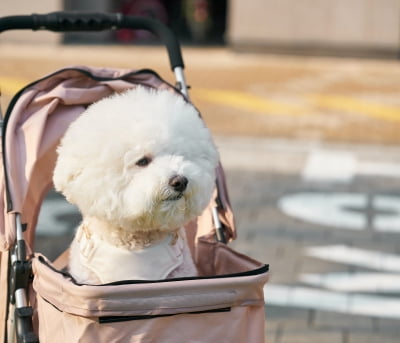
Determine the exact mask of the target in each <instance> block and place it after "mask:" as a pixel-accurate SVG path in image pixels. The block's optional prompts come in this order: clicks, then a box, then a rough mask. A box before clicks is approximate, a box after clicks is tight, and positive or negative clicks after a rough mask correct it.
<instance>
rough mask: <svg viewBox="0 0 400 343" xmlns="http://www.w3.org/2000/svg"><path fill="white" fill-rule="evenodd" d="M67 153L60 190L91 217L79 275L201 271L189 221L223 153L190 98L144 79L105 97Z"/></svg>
mask: <svg viewBox="0 0 400 343" xmlns="http://www.w3.org/2000/svg"><path fill="white" fill-rule="evenodd" d="M57 151H58V159H57V163H56V167H55V170H54V177H53V181H54V185H55V188H56V189H57V190H58V191H60V192H62V193H63V194H64V195H65V197H66V198H67V200H68V201H69V202H71V203H73V204H76V205H77V206H78V208H79V210H80V211H81V213H82V216H83V220H82V223H81V225H80V226H79V228H78V230H77V233H76V235H75V238H74V240H73V242H72V245H71V250H70V261H69V270H70V273H71V275H72V276H73V277H74V278H75V279H76V281H77V282H79V283H88V284H99V283H109V282H114V281H119V280H132V279H142V280H143V279H150V280H158V279H164V278H172V277H184V276H194V275H196V268H195V266H194V263H193V260H192V258H191V254H190V251H189V248H188V246H187V242H186V239H185V234H184V230H183V228H182V227H183V225H184V224H186V223H187V222H189V221H191V220H192V219H194V218H196V217H197V216H198V215H200V214H201V213H202V211H203V210H204V209H205V207H206V206H207V205H208V203H209V201H210V198H211V195H212V192H213V188H214V184H215V168H216V166H217V163H218V160H219V157H218V153H217V150H216V148H215V145H214V144H213V142H212V139H211V135H210V132H209V130H208V129H207V128H206V127H205V125H204V124H203V121H202V120H201V118H200V117H199V113H198V112H197V111H196V109H195V108H194V107H193V106H192V105H191V104H189V103H188V102H186V101H185V100H184V98H183V97H182V96H181V95H178V94H174V93H172V92H170V91H166V90H162V91H161V90H152V89H150V88H145V87H142V86H140V87H138V88H136V89H133V90H129V91H126V92H124V93H122V94H118V95H113V96H111V97H109V98H105V99H102V100H100V101H99V102H97V103H95V104H93V105H91V106H89V107H88V109H87V110H86V111H85V112H84V113H83V114H82V115H81V116H80V117H79V118H78V119H77V120H75V121H74V122H73V123H72V124H71V126H70V127H69V129H68V130H67V132H66V134H65V136H64V137H63V139H62V141H61V144H60V146H59V148H58V150H57Z"/></svg>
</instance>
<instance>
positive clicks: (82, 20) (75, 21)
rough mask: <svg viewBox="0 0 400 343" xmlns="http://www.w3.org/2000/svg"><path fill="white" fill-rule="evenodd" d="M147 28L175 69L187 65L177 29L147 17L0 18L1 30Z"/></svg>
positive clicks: (67, 15) (77, 14) (72, 14)
mask: <svg viewBox="0 0 400 343" xmlns="http://www.w3.org/2000/svg"><path fill="white" fill-rule="evenodd" d="M122 28H126V29H132V30H146V31H150V32H152V33H153V34H155V35H156V36H157V37H158V38H159V39H160V40H161V41H162V42H163V43H164V44H165V46H166V47H167V51H168V56H169V60H170V65H171V68H172V69H174V68H175V67H182V68H183V67H184V63H183V59H182V54H181V48H180V45H179V42H178V40H177V38H176V37H175V35H174V34H173V32H172V31H171V30H170V29H169V28H168V27H167V26H165V25H164V24H163V23H161V22H159V21H157V20H154V19H150V18H145V17H134V16H125V15H122V14H120V13H85V12H52V13H48V14H32V15H26V16H9V17H3V18H0V33H1V32H3V31H7V30H21V29H22V30H24V29H25V30H26V29H27V30H48V31H54V32H66V31H103V30H115V29H122Z"/></svg>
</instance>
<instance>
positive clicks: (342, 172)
mask: <svg viewBox="0 0 400 343" xmlns="http://www.w3.org/2000/svg"><path fill="white" fill-rule="evenodd" d="M356 165H357V160H356V158H355V156H354V154H353V153H350V152H345V151H333V150H331V151H330V150H320V149H318V150H315V151H313V152H311V153H310V154H309V155H308V158H307V161H306V163H305V166H304V169H303V172H302V178H303V180H305V181H318V182H341V183H349V182H351V180H352V179H353V177H354V175H355V173H356Z"/></svg>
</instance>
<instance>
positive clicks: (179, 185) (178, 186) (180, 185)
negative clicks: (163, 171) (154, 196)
mask: <svg viewBox="0 0 400 343" xmlns="http://www.w3.org/2000/svg"><path fill="white" fill-rule="evenodd" d="M188 182H189V180H188V179H187V178H186V177H184V176H180V175H176V176H173V177H171V178H170V179H169V185H170V186H171V187H172V188H173V189H174V191H176V192H181V193H182V192H183V191H184V190H185V189H186V186H187V184H188Z"/></svg>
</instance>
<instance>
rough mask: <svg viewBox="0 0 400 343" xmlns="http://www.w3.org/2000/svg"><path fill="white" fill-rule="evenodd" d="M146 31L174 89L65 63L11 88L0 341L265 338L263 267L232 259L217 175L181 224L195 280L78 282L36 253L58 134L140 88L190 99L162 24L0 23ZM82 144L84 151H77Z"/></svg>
mask: <svg viewBox="0 0 400 343" xmlns="http://www.w3.org/2000/svg"><path fill="white" fill-rule="evenodd" d="M115 28H128V29H145V30H149V31H151V32H153V33H154V34H156V35H157V36H158V37H160V38H161V40H162V41H163V42H164V43H165V44H166V47H167V49H168V54H169V58H170V63H171V67H172V69H173V71H174V73H175V76H176V80H177V85H176V88H175V87H174V86H172V85H170V84H168V83H166V82H165V81H163V80H162V79H161V78H160V77H159V76H158V75H157V74H156V73H155V72H153V71H151V70H118V69H100V68H90V67H72V68H65V69H62V70H59V71H56V72H54V73H53V74H51V75H48V76H46V77H43V78H42V79H40V80H38V81H35V82H32V83H31V84H29V85H27V86H26V87H24V88H23V89H22V90H21V91H20V92H18V93H17V94H16V95H15V96H14V98H13V100H12V101H11V103H10V105H9V108H8V110H7V112H6V114H5V116H4V121H3V136H2V162H3V168H2V170H1V183H0V192H1V194H2V196H1V197H0V206H1V207H2V215H1V216H0V289H1V292H0V335H1V339H2V342H15V341H16V342H19V343H21V342H39V341H40V342H43V343H44V342H60V343H61V342H69V343H71V342H238V343H239V342H240V343H243V342H252V343H257V342H264V321H265V313H264V297H263V286H264V284H265V282H266V281H267V279H268V265H264V264H262V263H260V262H257V261H255V260H253V259H251V258H249V257H247V256H244V255H242V254H240V253H238V252H235V251H234V250H232V249H231V248H230V247H228V246H227V244H226V242H228V241H230V240H232V239H234V238H235V237H236V231H235V227H234V221H233V215H232V212H231V207H230V204H229V199H228V194H227V189H226V184H225V179H224V173H223V170H222V167H219V168H218V171H217V175H218V176H217V180H216V187H215V199H213V201H212V202H211V203H210V205H209V207H208V208H207V209H206V210H205V211H204V213H203V214H202V215H201V216H200V217H199V218H198V219H197V220H196V221H194V222H191V223H190V224H188V225H187V227H186V229H187V235H188V237H189V241H190V245H191V251H192V254H193V257H194V260H195V263H196V266H197V268H198V270H199V275H200V276H198V277H193V278H177V279H168V280H160V281H138V280H123V281H120V282H114V283H111V284H105V285H96V286H93V285H86V284H78V283H76V282H75V281H74V280H73V278H72V277H71V276H70V275H69V274H68V273H67V272H66V271H65V269H64V267H65V265H66V258H65V256H66V254H67V253H68V250H66V252H65V253H64V254H62V256H60V258H58V259H57V260H55V261H50V260H49V259H48V258H46V256H43V255H42V254H39V253H35V247H34V241H35V232H36V225H37V221H38V213H39V209H40V207H41V204H42V201H43V199H44V197H45V195H46V193H47V192H49V190H50V189H51V188H52V181H51V180H52V171H53V167H54V163H55V157H56V152H55V149H56V147H57V145H58V142H59V140H60V138H61V137H62V135H63V133H64V132H65V130H66V128H67V127H68V125H69V124H70V123H71V122H72V121H73V120H74V119H76V118H77V117H78V116H79V115H80V114H81V113H82V112H83V111H84V109H85V107H86V106H87V105H89V104H90V103H92V102H94V101H97V100H99V99H101V98H102V97H105V96H108V95H110V94H112V93H113V92H121V91H123V90H126V89H128V88H133V87H136V86H137V85H146V86H148V87H154V88H164V89H168V90H171V91H176V89H178V90H179V91H180V92H181V93H182V94H183V96H187V93H188V91H187V86H186V82H185V78H184V74H183V61H182V57H181V52H180V47H179V43H178V42H177V40H176V39H175V36H174V35H173V34H172V33H171V32H170V31H169V29H168V28H166V27H165V26H164V25H162V24H160V23H158V22H156V21H153V20H150V19H145V18H135V17H130V16H122V15H120V14H79V13H74V14H71V13H62V12H59V13H51V14H48V15H31V16H15V17H4V18H0V32H2V31H5V30H10V29H32V30H37V29H46V30H52V31H72V30H74V31H88V30H91V31H94V30H97V31H98V30H106V29H115ZM83 148H84V147H83Z"/></svg>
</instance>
